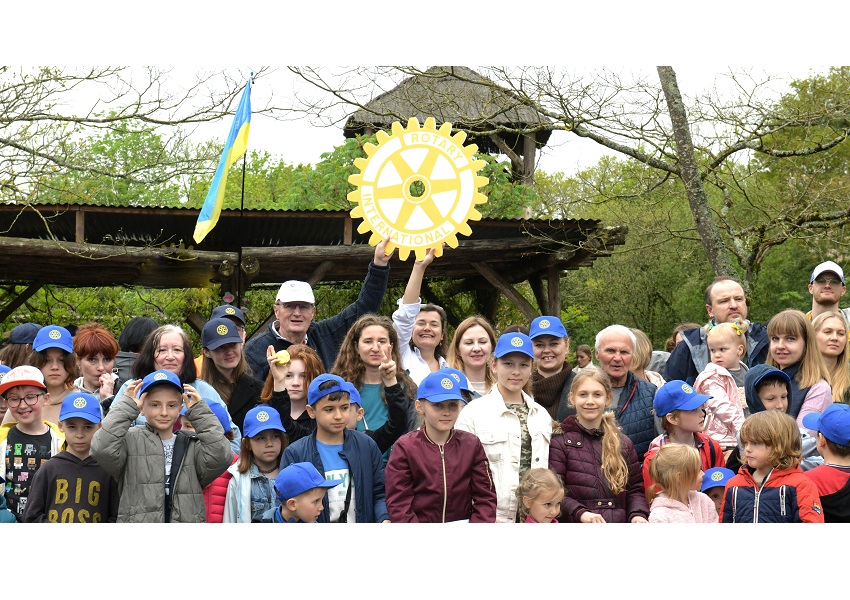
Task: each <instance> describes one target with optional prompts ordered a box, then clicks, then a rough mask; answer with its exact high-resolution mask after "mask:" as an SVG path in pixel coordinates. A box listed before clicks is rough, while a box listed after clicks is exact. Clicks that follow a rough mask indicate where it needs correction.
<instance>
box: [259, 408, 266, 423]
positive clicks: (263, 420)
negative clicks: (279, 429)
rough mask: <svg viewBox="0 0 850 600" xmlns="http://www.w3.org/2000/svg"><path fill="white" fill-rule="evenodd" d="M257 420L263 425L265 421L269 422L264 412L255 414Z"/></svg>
mask: <svg viewBox="0 0 850 600" xmlns="http://www.w3.org/2000/svg"><path fill="white" fill-rule="evenodd" d="M257 420H258V421H259V422H260V423H265V422H266V421H268V420H269V413H267V412H266V411H264V410H261V411H260V412H258V413H257Z"/></svg>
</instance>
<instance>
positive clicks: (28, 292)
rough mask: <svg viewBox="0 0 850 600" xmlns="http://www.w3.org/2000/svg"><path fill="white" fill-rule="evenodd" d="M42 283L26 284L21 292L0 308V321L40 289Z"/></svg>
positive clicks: (10, 314)
mask: <svg viewBox="0 0 850 600" xmlns="http://www.w3.org/2000/svg"><path fill="white" fill-rule="evenodd" d="M42 285H43V284H42V283H41V282H36V283H33V284H32V285H30V286H27V288H26V289H25V290H24V291H23V292H21V293H20V294H18V295H17V296H15V298H14V299H13V300H12V301H11V302H9V304H7V305H6V306H5V307H4V308H3V309H2V310H0V323H2V322H3V321H5V320H6V319H8V318H9V317H10V316H12V313H13V312H15V311H16V310H18V308H19V307H20V306H21V305H22V304H23V303H24V302H26V301H27V300H29V299H30V298H32V296H33V294H35V293H36V292H37V291H38V290H40V289H41V286H42Z"/></svg>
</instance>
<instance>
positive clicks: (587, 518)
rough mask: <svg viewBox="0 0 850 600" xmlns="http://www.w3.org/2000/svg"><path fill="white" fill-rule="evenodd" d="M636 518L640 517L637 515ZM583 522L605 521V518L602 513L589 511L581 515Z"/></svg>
mask: <svg viewBox="0 0 850 600" xmlns="http://www.w3.org/2000/svg"><path fill="white" fill-rule="evenodd" d="M635 518H638V517H635ZM641 518H642V517H641ZM581 522H582V523H605V519H603V518H602V515H599V514H596V513H592V512H590V511H587V512H585V513H584V514H583V515H582V516H581Z"/></svg>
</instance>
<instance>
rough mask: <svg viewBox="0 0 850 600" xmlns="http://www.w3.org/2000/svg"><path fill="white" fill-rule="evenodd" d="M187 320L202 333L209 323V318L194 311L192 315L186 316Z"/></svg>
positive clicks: (196, 331) (190, 325)
mask: <svg viewBox="0 0 850 600" xmlns="http://www.w3.org/2000/svg"><path fill="white" fill-rule="evenodd" d="M186 322H187V323H188V324H189V327H191V328H192V329H194V330H195V333H197V334H198V335H201V331H203V329H204V325H206V324H207V319H205V318H204V317H203V315H201V313H199V312H193V313H192V314H191V315H189V316H188V317H186Z"/></svg>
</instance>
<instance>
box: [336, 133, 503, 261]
mask: <svg viewBox="0 0 850 600" xmlns="http://www.w3.org/2000/svg"><path fill="white" fill-rule="evenodd" d="M435 124H436V121H435V120H434V118H433V117H428V118H427V119H425V125H424V126H422V127H420V126H419V121H418V120H417V119H416V118H415V117H411V118H410V120H408V122H407V127H406V128H403V127H402V126H401V124H400V123H398V122H397V121H396V122H395V123H393V124H392V135H389V134H387V133H386V132H384V131H379V132H378V134H377V136H378V145H377V146H376V145H374V144H366V146H365V150H366V154H367V155H368V156H367V158H365V159H364V158H358V159H357V160H355V161H354V166H355V167H357V168H358V169H360V173H357V174H354V175H351V176H350V177H349V178H348V181H349V183H351V184H352V185H355V186H357V188H358V189H357V190H355V191H353V192H351V193H350V194H348V199H349V200H350V201H351V202H353V203H356V204H357V205H358V206H356V207H355V208H353V209H352V210H351V217H352V218H357V217H360V218H362V219H363V222H362V223H361V224H360V226H359V227H358V228H357V231H358V232H359V233H366V232H367V231H371V232H372V235H371V237H370V238H369V244H371V245H372V246H375V245H377V244H378V243H379V242H380V241H381V239H383V238H384V237H385V236H387V235H389V236H390V243H389V244H388V245H387V249H386V251H387V253H389V252H392V250H393V248H398V251H399V258H400V259H402V260H406V259H407V257H408V256H409V255H410V253H411V252H414V253H415V255H416V258H417V259H418V260H422V259H423V258H425V252H426V251H427V249H428V248H434V254H435V255H436V256H441V255H442V253H443V251H442V244H443V242H445V243H446V244H448V245H449V246H450V247H452V248H457V246H458V240H457V234H458V233H460V234H463V235H470V234H471V233H472V229H470V228H469V225H468V224H467V221H469V220H473V221H478V220H480V219H481V213H479V212H478V210H476V208H475V206H476V205H477V204H484V203H485V202H487V198H486V197H485V196H484V194H482V193H480V192H479V191H478V190H479V188H481V187H483V186H485V185H487V182H488V179H487V178H486V177H483V176H480V175H478V171H479V170H481V168H482V167H483V166H484V164H485V163H484V161H483V160H473V158H472V156H473V155H474V154H475V152H476V151H477V150H478V146H476V145H475V144H470V145H469V146H463V142H464V140H465V139H466V134H465V133H464V132H462V131H459V132H457V133H455V134H454V135H450V134H451V130H452V124H451V123H443V124H442V125H441V126H440V128H439V129H437V128H436V125H435Z"/></svg>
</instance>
